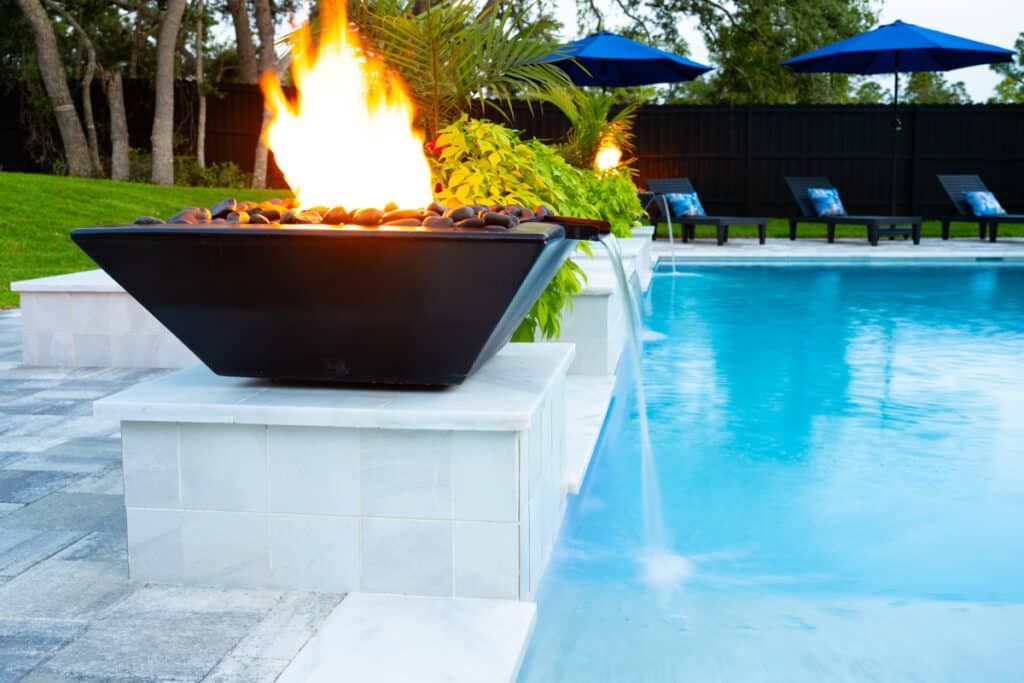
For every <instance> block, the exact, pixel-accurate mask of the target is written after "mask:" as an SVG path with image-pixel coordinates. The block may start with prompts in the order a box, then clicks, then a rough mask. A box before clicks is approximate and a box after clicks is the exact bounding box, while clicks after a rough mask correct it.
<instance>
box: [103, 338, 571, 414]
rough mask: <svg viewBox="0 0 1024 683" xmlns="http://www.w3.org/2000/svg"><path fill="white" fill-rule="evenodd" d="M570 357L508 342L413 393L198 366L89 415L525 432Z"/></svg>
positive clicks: (562, 349) (557, 347)
mask: <svg viewBox="0 0 1024 683" xmlns="http://www.w3.org/2000/svg"><path fill="white" fill-rule="evenodd" d="M575 355H576V348H575V346H574V345H572V344H558V343H551V344H508V345H506V346H505V348H503V349H502V350H501V351H499V352H498V354H497V355H496V356H495V357H494V358H492V359H491V360H490V361H489V362H488V363H486V364H485V365H484V366H483V367H482V368H480V369H479V370H478V371H477V372H476V373H475V374H474V375H472V376H471V377H469V378H468V379H467V380H466V381H465V382H464V383H463V384H461V385H459V386H457V387H450V388H448V389H437V390H430V389H427V390H411V391H410V390H402V391H399V390H395V389H372V388H370V389H345V390H338V388H337V387H335V386H283V385H281V384H275V383H272V382H267V381H262V380H252V379H241V378H235V377H220V376H218V375H215V374H214V373H213V372H212V371H210V370H209V369H208V368H207V367H206V366H202V365H199V366H194V367H191V368H186V369H184V370H179V371H178V372H175V373H172V374H170V375H166V376H164V377H161V378H159V379H156V380H153V381H151V382H146V383H144V384H140V385H136V386H134V387H131V388H129V389H127V390H125V391H122V392H120V393H118V394H115V395H113V396H110V397H107V398H104V399H102V400H100V401H97V402H96V403H95V404H93V410H94V413H95V415H96V417H99V418H103V419H115V420H122V421H138V422H205V423H228V424H274V425H283V426H301V427H353V428H370V429H374V428H387V429H429V430H449V429H461V430H480V431H488V430H498V431H506V430H508V431H517V430H523V429H527V428H529V426H530V420H531V419H532V417H533V415H534V413H535V412H536V411H537V410H538V409H539V407H540V404H541V402H542V400H543V398H544V395H545V393H546V391H547V389H548V387H549V386H550V385H551V384H552V383H553V382H555V381H556V380H557V379H558V378H559V377H561V376H564V375H565V373H566V371H567V370H568V368H569V366H570V365H571V364H572V361H573V359H574V358H575ZM527 368H529V371H527Z"/></svg>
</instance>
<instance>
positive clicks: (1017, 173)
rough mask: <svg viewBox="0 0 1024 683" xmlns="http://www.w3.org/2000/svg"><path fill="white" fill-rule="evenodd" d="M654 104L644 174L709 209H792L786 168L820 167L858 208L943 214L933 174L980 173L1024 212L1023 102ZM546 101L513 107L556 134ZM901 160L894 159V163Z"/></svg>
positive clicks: (525, 121) (640, 151)
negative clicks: (535, 106) (681, 183)
mask: <svg viewBox="0 0 1024 683" xmlns="http://www.w3.org/2000/svg"><path fill="white" fill-rule="evenodd" d="M899 114H900V119H901V121H902V130H901V131H900V132H899V134H898V135H897V134H896V133H895V131H894V128H895V126H894V123H895V114H894V111H893V109H892V107H887V106H758V105H753V106H647V107H644V108H642V109H641V111H640V113H639V115H638V117H637V123H636V129H635V130H636V145H637V169H638V177H637V182H638V183H639V184H641V185H642V184H643V182H644V181H645V180H646V179H647V178H665V177H676V176H687V177H689V178H690V179H691V180H692V181H693V184H694V186H695V187H696V188H697V190H698V191H699V192H700V194H701V199H702V202H703V203H704V205H705V207H706V208H708V210H709V211H714V212H719V213H740V214H763V215H768V216H786V215H789V214H791V213H793V211H794V209H795V207H794V205H793V200H792V198H791V197H790V195H789V192H788V190H787V188H786V186H785V183H784V182H783V178H784V177H785V176H787V175H824V176H828V177H829V178H830V179H831V180H832V182H833V183H834V184H835V185H836V186H837V187H839V188H840V191H841V194H842V197H843V202H844V203H845V204H846V206H847V209H848V210H850V211H851V213H853V212H856V213H884V212H888V211H889V210H890V203H891V202H892V200H893V199H895V210H896V212H897V213H908V212H909V213H913V214H924V215H928V216H939V215H945V214H947V213H948V212H949V211H950V209H951V208H952V207H951V206H950V205H949V201H948V199H946V197H945V195H944V194H943V193H942V188H941V187H940V186H939V183H938V181H937V180H936V179H935V175H936V174H938V173H977V174H979V175H981V177H982V178H983V179H984V180H985V182H986V183H987V184H988V186H989V188H990V189H992V191H993V192H994V193H995V194H996V196H997V197H999V198H1000V200H1001V201H1002V202H1003V204H1004V205H1005V206H1007V207H1008V208H1010V209H1016V210H1018V211H1024V106H1020V105H995V106H993V105H969V106H911V107H901V108H900V112H899ZM560 119H561V117H560V116H559V115H558V113H557V112H552V111H550V108H548V109H547V110H545V111H544V112H543V113H540V114H537V113H536V112H534V113H531V112H530V111H529V110H528V109H527V108H525V107H517V108H516V110H515V121H516V124H517V126H518V127H519V128H522V129H524V130H525V131H526V132H527V134H529V135H532V136H537V137H542V138H547V139H558V138H559V137H560V136H561V135H563V134H564V131H565V127H566V124H565V121H564V120H560ZM894 156H895V160H894Z"/></svg>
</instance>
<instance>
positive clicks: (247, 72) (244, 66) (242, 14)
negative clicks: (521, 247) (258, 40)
mask: <svg viewBox="0 0 1024 683" xmlns="http://www.w3.org/2000/svg"><path fill="white" fill-rule="evenodd" d="M227 2H228V10H229V11H230V12H231V19H232V22H233V23H234V25H235V42H236V43H237V45H238V80H240V81H241V82H242V83H255V82H256V48H254V47H253V44H252V30H251V29H250V28H249V11H248V10H247V9H246V7H245V0H227Z"/></svg>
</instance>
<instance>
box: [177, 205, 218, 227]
mask: <svg viewBox="0 0 1024 683" xmlns="http://www.w3.org/2000/svg"><path fill="white" fill-rule="evenodd" d="M211 218H212V216H211V215H210V210H209V209H207V208H205V207H202V206H190V207H188V208H187V209H182V210H181V211H179V212H178V213H176V214H174V215H173V216H171V217H170V218H168V219H167V222H168V223H184V224H185V225H195V224H196V223H209V222H210V220H211Z"/></svg>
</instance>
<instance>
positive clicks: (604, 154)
mask: <svg viewBox="0 0 1024 683" xmlns="http://www.w3.org/2000/svg"><path fill="white" fill-rule="evenodd" d="M621 162H622V150H621V149H619V146H618V145H616V144H615V141H614V140H612V139H611V138H605V139H604V140H602V141H601V147H600V148H599V149H598V150H597V154H595V155H594V168H596V169H597V170H598V171H610V170H612V169H613V168H615V167H616V166H618V165H619V164H620V163H621Z"/></svg>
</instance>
